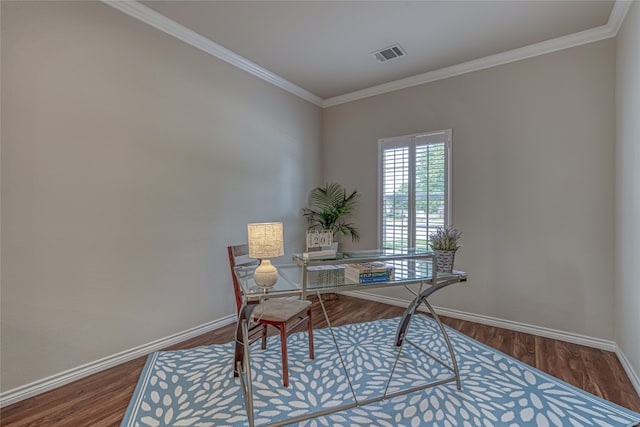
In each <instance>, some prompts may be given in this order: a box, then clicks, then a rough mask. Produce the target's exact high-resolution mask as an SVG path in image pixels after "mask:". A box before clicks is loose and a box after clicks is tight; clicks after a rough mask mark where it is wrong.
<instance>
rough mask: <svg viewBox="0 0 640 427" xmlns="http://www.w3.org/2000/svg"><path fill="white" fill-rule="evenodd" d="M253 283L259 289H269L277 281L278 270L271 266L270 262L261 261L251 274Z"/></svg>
mask: <svg viewBox="0 0 640 427" xmlns="http://www.w3.org/2000/svg"><path fill="white" fill-rule="evenodd" d="M253 281H254V282H256V285H258V286H259V287H261V288H264V289H271V288H273V286H274V285H275V284H276V282H277V281H278V269H277V268H275V267H274V266H273V264H271V261H269V260H268V259H263V260H261V261H260V265H259V266H258V268H256V271H255V272H254V273H253Z"/></svg>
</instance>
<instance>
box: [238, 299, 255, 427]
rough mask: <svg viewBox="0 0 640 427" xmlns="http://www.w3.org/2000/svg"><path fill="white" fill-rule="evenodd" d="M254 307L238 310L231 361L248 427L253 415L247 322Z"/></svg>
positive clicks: (243, 307)
mask: <svg viewBox="0 0 640 427" xmlns="http://www.w3.org/2000/svg"><path fill="white" fill-rule="evenodd" d="M255 307H256V306H255V305H254V304H249V305H246V304H245V305H243V306H242V309H241V310H240V314H239V315H238V323H237V326H236V344H235V354H234V360H233V369H234V370H233V376H234V377H239V378H240V386H241V387H240V388H241V389H242V395H243V397H244V403H245V408H246V409H247V418H248V419H249V427H254V425H255V420H254V413H253V384H252V382H251V362H250V359H249V322H250V321H251V316H252V314H253V310H254V309H255ZM243 368H244V369H243ZM243 371H244V372H243ZM245 381H246V382H245Z"/></svg>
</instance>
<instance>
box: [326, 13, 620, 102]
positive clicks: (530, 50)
mask: <svg viewBox="0 0 640 427" xmlns="http://www.w3.org/2000/svg"><path fill="white" fill-rule="evenodd" d="M615 35H616V33H615V32H613V31H612V29H611V27H610V26H609V24H607V25H602V26H600V27H595V28H591V29H588V30H584V31H580V32H578V33H574V34H569V35H566V36H562V37H558V38H555V39H551V40H547V41H544V42H540V43H535V44H532V45H529V46H525V47H521V48H518V49H513V50H509V51H506V52H502V53H497V54H495V55H490V56H486V57H484V58H479V59H474V60H473V61H468V62H463V63H461V64H457V65H453V66H451V67H445V68H440V69H439V70H434V71H429V72H426V73H422V74H418V75H415V76H411V77H407V78H405V79H401V80H396V81H393V82H389V83H384V84H381V85H378V86H372V87H370V88H367V89H362V90H359V91H356V92H351V93H347V94H345V95H340V96H336V97H333V98H328V99H325V100H324V102H323V103H322V106H323V107H332V106H334V105H339V104H344V103H346V102H351V101H356V100H358V99H363V98H368V97H370V96H375V95H381V94H383V93H388V92H393V91H396V90H400V89H405V88H408V87H412V86H417V85H421V84H424V83H430V82H434V81H437V80H443V79H447V78H449V77H454V76H459V75H461V74H466V73H471V72H473V71H480V70H484V69H486V68H492V67H496V66H498V65H503V64H508V63H510V62H516V61H521V60H523V59H527V58H532V57H535V56H540V55H544V54H547V53H551V52H556V51H558V50H562V49H567V48H570V47H575V46H580V45H583V44H586V43H592V42H596V41H599V40H603V39H607V38H610V37H614V36H615Z"/></svg>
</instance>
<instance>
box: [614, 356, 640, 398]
mask: <svg viewBox="0 0 640 427" xmlns="http://www.w3.org/2000/svg"><path fill="white" fill-rule="evenodd" d="M616 356H618V360H619V361H620V364H621V365H622V367H623V368H624V371H625V372H626V373H627V376H628V377H629V380H630V381H631V384H632V385H633V388H635V389H636V393H638V396H640V377H638V374H637V373H636V372H635V371H634V370H633V367H632V366H631V364H630V363H629V359H627V356H625V355H624V353H623V352H622V350H621V349H620V347H618V346H616Z"/></svg>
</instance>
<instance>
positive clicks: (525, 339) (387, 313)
mask: <svg viewBox="0 0 640 427" xmlns="http://www.w3.org/2000/svg"><path fill="white" fill-rule="evenodd" d="M325 306H326V307H327V311H328V312H329V316H330V318H331V322H332V325H333V326H339V325H343V324H348V323H357V322H365V321H370V320H376V319H384V318H390V317H397V316H401V315H402V313H403V311H404V310H403V309H402V308H400V307H394V306H390V305H385V304H380V303H376V302H372V301H366V300H361V299H357V298H351V297H346V296H340V297H339V298H338V299H336V300H332V301H327V302H326V303H325ZM313 316H314V322H313V323H314V326H315V327H316V328H323V327H326V326H327V325H326V321H325V320H324V316H323V314H322V311H321V309H320V307H319V304H318V303H317V301H314V312H313ZM443 321H444V323H446V324H447V325H449V326H451V327H453V328H455V329H458V330H459V331H461V332H462V333H464V334H466V335H468V336H470V337H472V338H475V339H476V340H478V341H481V342H483V343H485V344H487V345H489V346H491V347H494V348H496V349H498V350H500V351H502V352H503V353H506V354H509V355H511V356H513V357H515V358H517V359H520V360H521V361H523V362H525V363H527V364H529V365H531V366H534V367H536V368H538V369H540V370H542V371H545V372H547V373H549V374H551V375H553V376H555V377H557V378H560V379H562V380H564V381H566V382H568V383H570V384H573V385H574V386H577V387H580V388H582V389H583V390H586V391H588V392H590V393H593V394H595V395H596V396H599V397H602V398H604V399H606V400H609V401H611V402H614V403H617V404H618V405H621V406H624V407H626V408H629V409H632V410H634V411H636V412H640V396H638V395H637V394H636V392H635V390H634V389H633V386H632V384H631V382H630V381H629V379H628V378H627V376H626V374H625V372H624V370H623V368H622V366H621V365H620V363H619V362H618V359H617V357H616V355H615V354H614V353H611V352H607V351H603V350H596V349H593V348H589V347H584V346H580V345H576V344H569V343H566V342H562V341H556V340H553V339H549V338H541V337H536V336H533V335H528V334H524V333H520V332H513V331H509V330H506V329H500V328H495V327H491V326H484V325H480V324H477V323H472V322H467V321H463V320H457V319H452V318H443ZM234 326H235V325H228V326H225V327H224V328H221V329H218V330H215V331H213V332H210V333H207V334H204V335H201V336H199V337H196V338H193V339H191V340H188V341H185V342H182V343H180V344H178V345H175V346H173V347H170V348H169V349H178V348H189V347H195V346H200V345H208V344H221V343H225V342H229V341H231V340H232V339H233V332H234ZM145 360H146V357H140V358H138V359H135V360H132V361H130V362H127V363H124V364H122V365H119V366H116V367H114V368H111V369H108V370H105V371H103V372H99V373H97V374H94V375H91V376H90V377H87V378H84V379H81V380H78V381H75V382H73V383H71V384H68V385H66V386H63V387H60V388H57V389H55V390H52V391H49V392H47V393H43V394H41V395H38V396H35V397H32V398H30V399H26V400H23V401H21V402H18V403H15V404H13V405H11V406H7V407H5V408H3V409H2V410H0V425H2V426H6V427H19V426H93V427H103V426H118V425H119V424H120V422H121V420H122V417H123V416H124V413H125V411H126V408H127V405H128V404H129V400H130V398H131V395H132V394H133V391H134V389H135V386H136V383H137V381H138V376H139V375H140V372H141V371H142V368H143V366H144V363H145Z"/></svg>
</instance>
